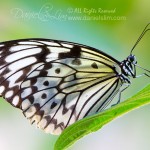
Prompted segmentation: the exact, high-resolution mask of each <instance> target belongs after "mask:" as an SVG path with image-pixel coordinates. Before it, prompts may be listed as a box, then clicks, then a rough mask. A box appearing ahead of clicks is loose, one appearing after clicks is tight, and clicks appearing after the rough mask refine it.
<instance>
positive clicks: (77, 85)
mask: <svg viewBox="0 0 150 150" xmlns="http://www.w3.org/2000/svg"><path fill="white" fill-rule="evenodd" d="M135 64H136V59H135V56H133V55H130V56H128V57H127V59H125V60H124V61H122V62H119V61H117V60H116V59H114V58H113V57H111V56H109V55H107V54H105V53H104V52H102V51H99V50H97V49H95V48H92V47H89V46H84V45H81V44H77V43H71V42H64V41H57V40H47V39H23V40H15V41H8V42H3V43H0V94H1V95H2V96H3V97H4V98H5V99H6V100H7V101H8V102H9V103H10V104H12V105H13V106H14V107H17V108H19V109H21V110H22V111H23V113H24V115H25V116H26V117H27V118H28V119H29V120H30V121H31V123H35V124H36V125H37V126H38V127H39V128H41V129H42V130H44V131H46V132H47V133H52V134H60V133H61V132H62V130H64V129H65V128H66V127H67V126H69V125H71V124H73V123H74V122H76V121H77V120H80V119H82V118H84V117H86V116H89V115H93V114H95V113H97V112H99V111H102V110H104V108H105V107H106V106H107V105H108V104H109V103H110V102H111V100H112V99H113V98H114V97H115V96H116V94H117V93H118V92H119V91H120V88H121V87H122V85H123V84H124V83H128V84H130V77H133V78H134V77H135V76H136V71H135Z"/></svg>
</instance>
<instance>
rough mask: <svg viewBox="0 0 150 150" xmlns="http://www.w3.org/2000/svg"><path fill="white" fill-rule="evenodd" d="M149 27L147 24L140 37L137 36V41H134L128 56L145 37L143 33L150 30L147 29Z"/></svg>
mask: <svg viewBox="0 0 150 150" xmlns="http://www.w3.org/2000/svg"><path fill="white" fill-rule="evenodd" d="M149 25H150V23H148V24H147V25H146V27H145V28H144V30H143V31H142V33H141V35H140V36H139V38H138V40H137V41H136V43H135V44H134V46H133V47H132V49H131V52H130V54H132V52H133V50H134V48H135V47H136V45H137V44H138V43H139V42H140V40H141V39H142V38H143V36H144V35H145V33H146V32H147V31H149V30H150V28H148V26H149Z"/></svg>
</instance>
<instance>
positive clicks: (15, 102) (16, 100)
mask: <svg viewBox="0 0 150 150" xmlns="http://www.w3.org/2000/svg"><path fill="white" fill-rule="evenodd" d="M12 103H13V104H14V105H15V106H17V105H18V103H19V96H15V97H14V98H13V101H12Z"/></svg>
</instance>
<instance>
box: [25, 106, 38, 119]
mask: <svg viewBox="0 0 150 150" xmlns="http://www.w3.org/2000/svg"><path fill="white" fill-rule="evenodd" d="M35 112H36V108H35V106H31V107H30V108H29V109H28V110H27V111H26V112H25V116H26V117H27V118H30V117H31V116H33V115H34V114H35Z"/></svg>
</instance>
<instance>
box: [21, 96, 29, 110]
mask: <svg viewBox="0 0 150 150" xmlns="http://www.w3.org/2000/svg"><path fill="white" fill-rule="evenodd" d="M30 105H31V102H30V101H29V100H28V99H25V100H24V101H23V102H22V109H23V110H25V109H27V108H29V106H30Z"/></svg>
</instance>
